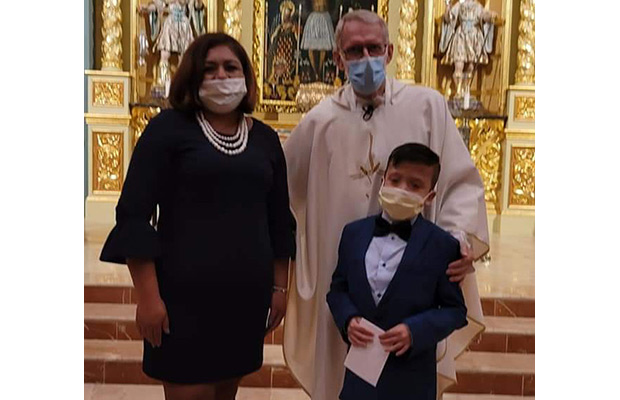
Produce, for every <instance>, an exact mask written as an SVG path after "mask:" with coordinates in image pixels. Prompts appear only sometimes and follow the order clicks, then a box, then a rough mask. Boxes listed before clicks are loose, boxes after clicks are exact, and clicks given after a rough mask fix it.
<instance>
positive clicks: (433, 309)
mask: <svg viewBox="0 0 620 400" xmlns="http://www.w3.org/2000/svg"><path fill="white" fill-rule="evenodd" d="M439 171H440V164H439V157H438V156H437V154H435V153H434V152H433V151H432V150H431V149H429V148H428V147H426V146H424V145H421V144H417V143H408V144H404V145H402V146H399V147H397V148H396V149H394V151H393V152H392V154H391V155H390V157H389V159H388V165H387V170H386V172H385V175H384V177H383V179H384V181H383V186H382V188H381V191H380V192H379V202H380V203H381V206H382V208H383V212H382V214H380V215H377V216H372V217H368V218H365V219H361V220H358V221H355V222H352V223H350V224H348V225H347V226H345V228H344V230H343V232H342V238H341V240H340V247H339V250H338V265H337V267H336V270H335V272H334V274H333V277H332V283H331V287H330V291H329V293H328V294H327V303H328V304H329V308H330V310H331V312H332V315H333V317H334V320H335V322H336V325H337V326H338V329H339V330H340V332H341V334H342V337H343V339H344V340H345V342H347V343H348V344H350V345H352V346H361V347H364V346H366V345H367V344H369V343H372V342H373V340H379V341H380V342H381V344H382V345H383V346H384V348H385V349H386V351H388V352H390V353H391V354H390V355H389V357H388V360H387V362H386V364H385V367H384V369H383V372H382V373H381V376H380V378H379V381H378V383H377V386H376V387H373V386H372V385H370V384H369V383H367V382H366V381H364V380H362V379H361V378H359V377H358V376H357V375H355V374H354V373H352V372H351V371H349V370H347V371H346V373H345V379H344V385H343V388H342V391H341V393H340V399H342V400H349V399H351V400H366V399H368V400H370V399H373V400H401V399H402V400H405V399H406V400H435V397H436V391H437V375H436V353H435V352H436V346H437V343H438V342H439V341H441V340H443V339H444V338H446V337H447V336H448V335H449V334H450V333H451V332H452V331H454V330H455V329H459V328H462V327H464V326H465V325H467V319H466V315H467V309H466V307H465V302H464V300H463V295H462V293H461V290H460V288H459V285H458V283H451V282H450V281H449V279H448V276H447V275H446V269H447V268H448V264H449V263H451V262H452V261H454V260H458V259H460V258H461V253H460V250H459V249H460V246H459V242H458V241H457V240H456V239H454V238H453V237H452V236H451V235H450V234H449V233H447V232H445V231H444V230H442V229H441V228H439V227H438V226H436V225H435V224H433V223H431V222H429V221H427V220H426V219H424V218H423V217H422V215H420V212H421V211H422V209H423V207H424V205H425V204H426V205H428V204H430V203H431V202H432V200H433V198H434V197H435V191H434V190H433V189H434V187H435V184H436V183H437V179H438V177H439ZM361 318H365V319H367V320H368V321H370V322H372V323H373V324H375V325H377V326H378V327H380V328H381V329H383V330H385V331H386V332H385V333H384V334H382V335H380V336H379V337H378V338H373V333H372V332H370V331H368V330H367V329H365V328H364V327H363V326H360V320H361Z"/></svg>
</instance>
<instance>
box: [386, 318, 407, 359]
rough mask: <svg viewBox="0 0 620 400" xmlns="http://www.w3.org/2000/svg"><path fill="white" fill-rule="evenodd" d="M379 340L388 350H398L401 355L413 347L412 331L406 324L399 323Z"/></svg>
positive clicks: (397, 352)
mask: <svg viewBox="0 0 620 400" xmlns="http://www.w3.org/2000/svg"><path fill="white" fill-rule="evenodd" d="M379 340H380V341H381V344H382V345H383V347H385V350H386V351H387V352H390V353H392V352H396V356H398V357H399V356H402V355H403V354H405V353H406V352H407V350H409V348H410V347H411V331H410V330H409V327H408V326H407V325H406V324H398V325H396V326H395V327H393V328H392V329H390V330H388V331H387V332H385V333H383V334H382V335H380V336H379Z"/></svg>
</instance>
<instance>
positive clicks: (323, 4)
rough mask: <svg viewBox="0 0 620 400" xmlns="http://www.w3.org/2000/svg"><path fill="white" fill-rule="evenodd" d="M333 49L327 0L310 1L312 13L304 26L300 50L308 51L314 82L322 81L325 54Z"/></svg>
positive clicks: (331, 25) (332, 30)
mask: <svg viewBox="0 0 620 400" xmlns="http://www.w3.org/2000/svg"><path fill="white" fill-rule="evenodd" d="M335 47H336V40H335V37H334V24H333V22H332V18H331V15H330V13H329V10H328V7H327V0H312V12H311V13H310V15H308V19H307V20H306V24H305V26H304V32H303V35H302V38H301V48H302V49H304V50H308V56H309V58H310V64H311V66H312V71H313V72H314V78H315V79H314V80H315V81H320V82H322V81H323V78H324V63H325V56H326V53H327V52H331V51H332V50H333V49H334V48H335ZM317 52H318V60H317V54H316V53H317Z"/></svg>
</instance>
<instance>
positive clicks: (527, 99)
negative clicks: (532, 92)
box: [514, 96, 536, 121]
mask: <svg viewBox="0 0 620 400" xmlns="http://www.w3.org/2000/svg"><path fill="white" fill-rule="evenodd" d="M535 101H536V98H535V97H534V96H515V110H514V119H515V120H521V121H534V117H535V115H534V114H535V111H536V104H535Z"/></svg>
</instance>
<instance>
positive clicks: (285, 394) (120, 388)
mask: <svg viewBox="0 0 620 400" xmlns="http://www.w3.org/2000/svg"><path fill="white" fill-rule="evenodd" d="M309 399H310V398H309V397H308V396H307V395H306V394H305V393H304V392H303V390H301V389H263V388H244V387H242V388H240V389H239V392H238V393H237V398H236V400H309ZM84 400H164V390H163V388H162V387H161V386H159V385H100V384H92V383H86V384H84ZM444 400H534V397H521V396H505V395H504V396H503V395H480V394H457V393H448V394H445V395H444Z"/></svg>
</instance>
